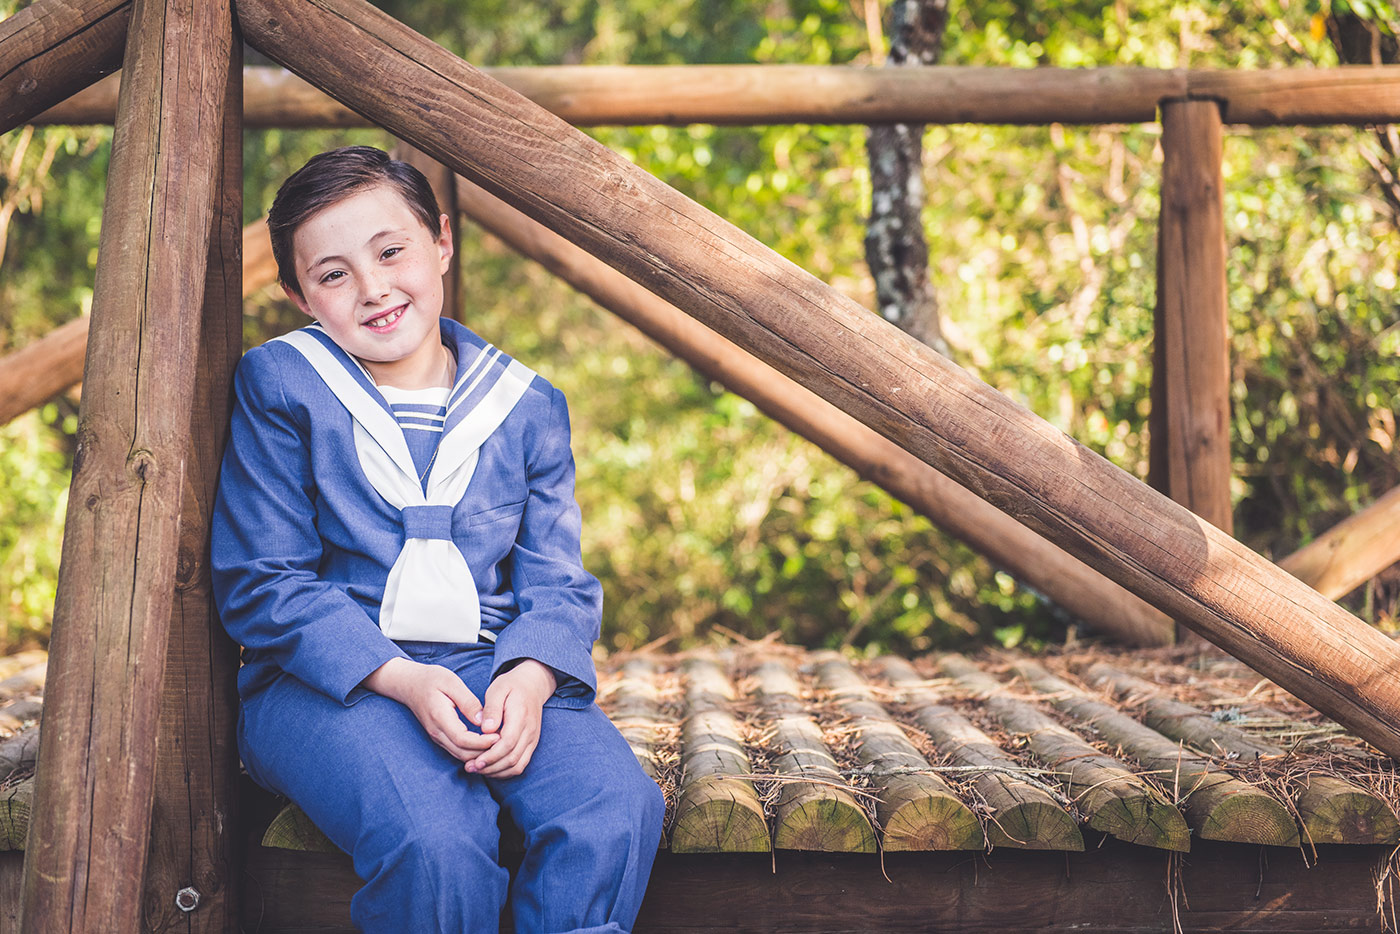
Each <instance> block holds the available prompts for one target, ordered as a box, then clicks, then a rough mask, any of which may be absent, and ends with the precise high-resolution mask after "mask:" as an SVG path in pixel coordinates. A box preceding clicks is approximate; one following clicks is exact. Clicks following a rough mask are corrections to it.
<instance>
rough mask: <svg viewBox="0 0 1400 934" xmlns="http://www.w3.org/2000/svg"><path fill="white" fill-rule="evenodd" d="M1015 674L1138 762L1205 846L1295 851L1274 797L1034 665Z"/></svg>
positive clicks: (1293, 831)
mask: <svg viewBox="0 0 1400 934" xmlns="http://www.w3.org/2000/svg"><path fill="white" fill-rule="evenodd" d="M1015 669H1016V673H1017V674H1018V675H1020V676H1021V677H1022V678H1024V679H1025V680H1026V681H1027V682H1028V683H1029V684H1030V685H1031V686H1032V687H1033V688H1035V689H1036V690H1037V691H1039V692H1041V693H1042V694H1045V695H1046V699H1047V700H1048V701H1050V703H1052V704H1054V705H1055V706H1056V707H1058V708H1059V709H1060V710H1063V711H1064V712H1065V713H1067V714H1069V715H1070V716H1071V717H1073V718H1075V720H1076V721H1079V722H1081V723H1082V724H1083V725H1084V727H1085V728H1086V729H1090V730H1093V731H1095V732H1097V733H1098V734H1099V735H1100V736H1102V737H1103V738H1104V739H1105V740H1107V741H1108V742H1110V743H1113V744H1115V745H1117V746H1118V748H1119V749H1121V750H1122V751H1123V752H1124V753H1126V754H1127V755H1129V756H1132V757H1133V758H1134V759H1136V760H1137V761H1138V762H1139V763H1140V764H1141V765H1142V766H1143V768H1145V769H1146V770H1147V771H1148V772H1149V773H1150V774H1152V775H1153V776H1154V777H1155V778H1156V779H1157V781H1158V782H1159V783H1160V784H1161V785H1162V787H1163V788H1165V789H1166V790H1167V791H1168V792H1169V793H1171V794H1172V795H1174V796H1175V797H1177V798H1178V800H1179V801H1180V802H1181V804H1182V805H1183V806H1184V808H1185V814H1186V822H1187V823H1188V824H1189V825H1190V826H1191V829H1192V830H1194V831H1195V832H1196V833H1197V835H1199V836H1200V837H1201V838H1202V839H1205V840H1224V841H1228V842H1231V843H1258V844H1264V845H1269V846H1297V845H1298V826H1297V824H1296V823H1294V821H1293V817H1292V815H1290V814H1289V813H1288V811H1287V809H1286V808H1284V806H1283V805H1281V804H1279V802H1277V801H1275V800H1274V799H1273V797H1272V796H1270V795H1269V794H1267V793H1266V792H1264V791H1261V790H1260V789H1258V788H1255V787H1254V786H1253V785H1250V784H1248V783H1246V782H1243V781H1241V780H1239V779H1238V778H1235V777H1233V776H1231V775H1229V774H1228V773H1226V772H1224V771H1222V770H1220V769H1218V768H1216V767H1215V766H1213V765H1211V764H1210V763H1209V762H1208V761H1206V760H1205V759H1203V758H1201V757H1200V756H1198V755H1195V754H1193V753H1189V752H1186V751H1185V750H1184V749H1182V748H1181V747H1180V746H1178V745H1177V744H1176V743H1174V742H1172V741H1171V740H1169V739H1167V738H1166V737H1165V736H1163V735H1162V734H1160V733H1158V732H1156V731H1155V730H1152V729H1149V728H1148V727H1145V726H1143V725H1142V724H1141V723H1139V722H1137V721H1136V720H1134V719H1133V718H1132V717H1130V716H1128V715H1127V714H1125V713H1122V712H1121V711H1119V710H1117V709H1116V708H1114V707H1112V706H1111V705H1109V704H1106V703H1104V702H1103V701H1100V700H1097V699H1095V698H1093V697H1091V696H1089V695H1088V694H1086V693H1084V692H1083V691H1081V690H1079V689H1078V688H1076V687H1075V686H1074V685H1072V684H1070V683H1069V682H1068V681H1065V680H1064V679H1062V678H1057V677H1055V676H1054V675H1052V674H1050V672H1048V671H1046V670H1045V669H1044V668H1042V667H1041V666H1039V665H1037V664H1035V663H1034V662H1019V663H1017V664H1016V666H1015Z"/></svg>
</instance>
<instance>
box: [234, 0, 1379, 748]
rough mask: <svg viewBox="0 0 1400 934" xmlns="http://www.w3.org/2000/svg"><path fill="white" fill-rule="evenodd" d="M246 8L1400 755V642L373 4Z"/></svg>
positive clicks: (257, 0) (984, 491) (605, 250)
mask: <svg viewBox="0 0 1400 934" xmlns="http://www.w3.org/2000/svg"><path fill="white" fill-rule="evenodd" d="M238 14H239V19H240V22H241V23H242V25H243V31H244V35H245V36H246V37H247V39H248V41H249V42H250V43H251V44H253V45H254V46H255V47H256V48H258V49H259V50H260V51H262V52H264V53H265V54H267V55H269V56H270V57H271V58H273V59H274V60H276V61H278V62H279V63H281V64H283V65H285V66H287V67H288V68H290V69H291V70H293V71H295V72H297V73H298V74H300V75H301V76H302V77H303V78H306V79H307V80H309V81H311V82H312V83H314V84H316V85H318V86H319V87H321V88H322V89H323V90H325V91H326V92H327V93H329V94H330V95H331V96H333V97H335V98H336V99H338V100H340V101H341V102H343V103H345V104H347V105H348V106H350V107H352V108H353V109H355V110H356V111H358V112H360V113H363V114H365V115H367V116H370V117H372V118H373V119H375V121H376V122H378V123H380V124H381V125H383V126H384V127H385V128H386V129H388V130H389V131H390V132H392V133H394V134H395V135H396V136H398V137H399V138H400V139H403V140H405V141H407V142H410V143H412V144H413V145H415V146H417V147H418V148H419V149H422V150H424V151H425V152H427V153H429V154H430V155H432V156H433V157H435V158H437V159H438V160H440V161H442V162H444V163H446V164H447V165H449V166H450V167H451V168H452V169H453V170H454V171H457V172H458V173H460V174H463V175H465V176H467V177H468V178H470V179H471V180H472V181H475V182H477V183H478V184H481V185H482V186H483V187H484V188H486V189H487V190H488V191H491V192H492V193H493V194H495V195H497V196H498V197H501V198H502V199H503V200H505V201H507V202H509V203H511V204H514V205H515V206H517V207H519V208H520V209H521V210H523V211H524V212H525V213H526V214H528V215H530V216H532V217H534V218H535V219H536V220H538V221H540V222H541V223H543V224H545V226H547V227H550V228H552V229H554V230H555V231H556V232H558V233H561V234H563V235H564V236H566V237H569V238H570V239H573V240H575V242H577V243H578V244H579V245H581V246H583V247H584V248H585V249H587V250H588V251H589V252H591V253H594V254H595V255H597V256H600V257H601V258H603V259H605V260H606V261H607V262H608V263H610V264H611V265H613V266H615V267H616V268H618V269H620V270H622V271H623V272H625V273H627V275H629V276H630V277H631V278H633V279H635V280H637V281H638V282H640V283H642V284H643V285H645V286H646V287H647V288H649V289H651V290H652V291H653V292H656V293H657V294H658V295H661V296H662V297H664V298H666V299H667V300H669V301H671V302H672V303H673V304H675V305H676V306H677V307H679V308H681V309H682V310H684V311H686V312H687V313H688V314H691V315H693V316H695V317H697V318H699V319H700V320H702V321H703V322H705V323H706V324H707V325H709V326H710V327H711V328H713V329H714V330H716V331H718V332H720V333H721V334H723V335H724V336H726V337H728V338H729V339H730V340H732V341H734V342H735V343H737V344H739V345H740V346H742V347H744V348H745V349H746V350H749V351H750V352H752V353H754V354H755V355H757V356H759V357H760V358H762V359H764V360H765V361H767V362H768V363H770V364H772V365H774V366H776V367H777V368H778V369H780V370H783V371H784V372H786V373H787V374H788V375H790V376H792V377H793V378H795V379H797V380H798V382H801V383H802V384H803V385H805V386H807V387H808V388H809V389H812V390H813V391H815V392H816V393H817V394H818V395H821V396H822V397H823V398H825V399H827V401H829V402H832V403H834V404H836V405H837V406H839V407H840V408H842V409H845V410H846V411H847V412H848V413H850V414H851V415H854V416H855V417H856V418H857V419H859V420H860V421H862V422H864V423H865V424H867V425H869V426H871V427H872V428H874V429H876V430H877V431H879V432H880V433H881V434H883V435H885V436H886V437H888V438H890V439H891V440H893V441H895V442H896V443H898V444H900V446H902V447H904V448H905V449H906V450H909V451H910V452H912V453H914V454H915V455H917V456H918V457H919V458H920V459H922V460H924V461H925V462H926V463H928V464H930V465H932V466H934V467H936V468H938V469H939V470H940V471H942V472H943V473H945V474H947V475H949V476H951V477H953V478H954V479H955V480H957V481H958V482H959V483H961V484H962V485H964V486H966V487H968V488H969V489H972V490H973V491H974V492H976V493H978V495H980V496H982V497H983V498H984V499H988V500H990V501H991V502H992V503H993V504H995V505H997V506H998V507H999V508H1001V509H1002V510H1003V511H1006V512H1009V513H1011V514H1012V515H1014V516H1016V517H1017V518H1018V519H1020V520H1022V521H1023V522H1025V523H1026V524H1028V525H1030V526H1031V527H1032V528H1035V529H1036V530H1037V531H1039V532H1041V534H1043V535H1045V536H1046V537H1047V538H1049V539H1050V540H1051V541H1053V542H1055V543H1056V544H1058V545H1060V546H1061V547H1062V548H1065V550H1067V551H1069V552H1070V553H1071V554H1074V555H1076V556H1078V557H1079V558H1080V559H1081V560H1084V561H1086V562H1089V563H1090V564H1092V565H1093V566H1095V567H1096V568H1098V569H1099V570H1101V571H1102V572H1103V573H1104V574H1105V575H1106V576H1108V577H1110V578H1112V579H1114V580H1116V581H1117V582H1118V583H1119V584H1121V585H1123V586H1124V587H1125V588H1126V589H1128V590H1129V591H1132V592H1133V593H1136V594H1137V595H1138V596H1140V597H1142V598H1143V599H1145V600H1147V602H1148V603H1151V604H1153V605H1154V606H1156V607H1157V608H1158V609H1160V610H1162V611H1163V612H1165V613H1167V614H1168V615H1170V616H1172V617H1173V618H1175V619H1178V620H1183V621H1185V622H1186V624H1187V625H1188V626H1190V627H1191V628H1192V629H1194V630H1195V631H1197V632H1199V633H1200V634H1202V635H1204V636H1205V637H1206V638H1208V639H1210V640H1211V641H1212V642H1215V643H1216V644H1217V645H1219V646H1220V647H1221V648H1223V649H1225V650H1226V651H1227V652H1229V653H1230V654H1232V655H1235V656H1236V657H1237V658H1240V659H1241V660H1243V661H1245V662H1247V663H1248V664H1250V665H1251V666H1252V667H1253V668H1255V670H1257V671H1259V672H1261V673H1263V674H1264V675H1265V676H1267V677H1270V678H1273V679H1274V680H1275V681H1276V682H1277V683H1279V684H1280V685H1282V686H1284V687H1285V688H1287V689H1288V690H1290V691H1293V692H1294V693H1295V694H1297V695H1298V696H1299V697H1301V698H1303V699H1305V700H1307V701H1308V702H1310V703H1311V704H1313V705H1314V706H1316V707H1317V708H1318V709H1320V710H1322V711H1324V712H1325V713H1327V714H1329V715H1330V716H1332V717H1333V718H1334V719H1336V720H1338V721H1339V722H1341V723H1344V724H1346V725H1347V726H1348V727H1349V728H1350V729H1352V730H1353V731H1354V732H1356V733H1357V734H1358V735H1360V736H1362V737H1364V738H1366V739H1367V740H1369V741H1371V742H1373V743H1375V744H1376V745H1377V746H1378V747H1380V748H1381V749H1383V750H1385V751H1386V752H1388V753H1390V754H1392V755H1400V647H1397V646H1395V645H1394V644H1392V643H1391V642H1390V640H1389V639H1387V638H1386V637H1385V636H1383V635H1381V634H1380V633H1379V632H1377V631H1376V630H1374V629H1372V628H1371V627H1369V626H1367V625H1366V624H1365V623H1363V622H1362V621H1361V620H1359V619H1357V618H1356V617H1354V616H1352V615H1351V614H1350V613H1347V612H1346V611H1345V610H1342V609H1341V608H1340V607H1338V606H1336V605H1335V604H1333V603H1332V602H1331V601H1329V600H1327V599H1326V598H1325V597H1323V596H1322V595H1321V594H1319V593H1317V592H1316V591H1315V590H1312V589H1311V588H1309V587H1307V586H1306V585H1304V584H1302V583H1301V582H1299V581H1298V580H1296V579H1295V578H1293V577H1291V576H1290V575H1288V574H1287V573H1286V572H1283V571H1281V570H1279V569H1278V568H1277V567H1275V566H1274V565H1273V564H1271V563H1270V562H1268V561H1266V560H1265V559H1264V558H1262V557H1260V556H1259V555H1257V554H1255V553H1254V552H1252V551H1250V550H1249V549H1248V548H1245V547H1244V546H1242V545H1240V544H1239V543H1238V542H1235V541H1234V540H1233V539H1231V538H1230V537H1229V536H1227V535H1225V534H1224V533H1222V532H1220V531H1219V530H1218V529H1215V528H1213V527H1211V526H1210V525H1209V523H1206V522H1203V521H1202V520H1200V519H1198V518H1197V517H1196V516H1194V515H1192V514H1191V513H1190V512H1189V511H1187V510H1186V509H1185V508H1184V507H1181V506H1179V505H1177V504H1175V503H1173V502H1172V501H1171V500H1169V499H1167V498H1166V497H1165V496H1162V495H1161V494H1159V493H1157V492H1155V491H1153V490H1151V489H1150V488H1148V487H1147V486H1146V485H1145V484H1143V483H1141V482H1139V481H1138V480H1136V479H1135V478H1133V477H1131V476H1130V475H1128V474H1126V473H1124V472H1123V471H1122V470H1119V469H1118V468H1117V467H1114V466H1113V465H1112V464H1110V463H1109V462H1108V461H1106V460H1104V459H1103V458H1102V457H1100V456H1098V455H1097V454H1094V453H1093V452H1092V451H1090V450H1089V449H1088V448H1086V447H1084V446H1083V445H1081V444H1078V443H1076V442H1075V441H1074V440H1073V439H1071V438H1069V437H1068V436H1066V435H1065V434H1064V433H1063V432H1061V431H1058V430H1057V429H1055V428H1054V427H1053V426H1051V425H1049V424H1047V423H1046V422H1045V421H1043V420H1042V419H1040V418H1038V417H1036V416H1035V415H1034V414H1033V413H1031V412H1029V411H1028V410H1026V409H1024V408H1022V407H1021V406H1018V405H1016V404H1015V403H1014V402H1012V401H1011V400H1009V399H1007V398H1006V397H1005V396H1003V395H1002V394H1001V393H999V392H997V391H996V390H994V389H992V388H991V387H989V386H987V385H986V384H984V383H982V382H980V381H979V380H977V379H975V378H974V377H972V376H970V375H969V374H967V373H966V372H964V371H963V370H961V369H959V368H958V367H957V366H955V365H953V364H952V363H951V362H949V361H948V360H947V359H945V358H943V357H941V356H939V355H938V354H937V353H934V352H933V351H932V350H930V349H928V348H926V347H923V346H922V345H920V344H918V343H917V342H916V341H914V340H913V339H911V338H909V337H908V336H907V335H905V334H903V333H902V332H900V331H899V330H898V329H897V328H895V327H894V326H892V325H890V324H888V323H887V322H884V321H881V320H880V319H879V318H878V317H877V316H875V315H872V314H870V313H869V312H868V311H866V310H865V309H864V308H862V307H861V306H860V305H858V304H857V303H855V302H853V301H851V300H850V299H849V298H847V297H845V296H843V295H841V294H840V293H839V292H837V291H835V290H834V289H832V288H830V287H829V286H827V285H826V284H825V283H822V282H820V281H818V280H817V279H815V278H814V277H812V276H811V275H809V274H808V273H806V272H804V271H802V270H801V269H799V268H798V267H797V266H795V265H793V264H792V263H790V262H788V261H786V260H784V259H783V258H782V257H780V256H778V255H777V254H776V253H774V252H773V251H772V250H770V249H769V248H768V247H766V246H764V245H763V244H761V243H759V242H758V241H757V240H755V239H753V238H752V237H750V236H748V235H747V234H745V233H743V232H742V231H740V230H739V229H738V228H736V227H735V226H733V225H732V224H729V223H728V222H726V221H724V220H723V219H721V218H719V217H716V216H715V215H714V214H713V213H711V212H710V211H707V210H706V209H705V208H703V207H701V206H700V205H698V204H696V203H695V202H693V201H691V200H690V199H688V198H686V197H684V196H683V195H681V194H679V193H678V192H676V191H675V190H673V189H671V188H670V187H668V186H667V185H665V184H663V183H662V182H660V181H658V180H657V179H656V178H654V177H653V176H651V175H648V174H647V173H646V172H644V171H642V170H641V169H638V168H637V167H636V166H634V165H632V164H630V163H628V162H627V161H626V160H625V159H623V158H622V157H620V156H619V155H617V154H616V153H614V152H612V151H611V150H609V149H608V148H607V147H605V146H602V145H601V144H599V143H597V142H596V141H594V140H592V139H590V138H589V137H587V136H585V135H584V134H582V133H580V132H578V131H577V130H575V129H574V128H573V127H571V126H569V125H568V124H567V123H565V122H564V121H563V120H560V119H559V118H558V117H555V116H554V115H552V114H550V113H549V112H548V111H545V110H544V109H543V108H541V107H539V106H537V105H535V104H532V103H530V102H529V101H528V100H526V99H525V98H523V97H521V96H520V95H519V94H517V93H515V92H514V91H511V90H510V89H508V88H506V87H505V86H503V85H502V84H500V83H499V82H497V81H494V80H492V79H490V78H488V77H486V76H485V75H483V74H481V72H479V71H477V70H476V69H475V68H472V67H471V66H470V65H468V64H467V63H465V62H463V61H462V60H461V59H459V58H457V57H456V56H454V55H452V54H451V53H449V52H447V51H446V50H444V49H442V48H440V47H439V46H437V45H435V44H433V43H432V42H430V41H429V40H427V39H425V38H423V37H422V36H420V35H418V34H417V33H415V32H413V31H412V30H411V29H409V28H407V27H406V26H404V25H403V24H401V23H398V22H396V21H395V20H393V19H392V18H390V17H388V16H387V15H385V14H383V13H381V12H379V11H378V10H375V9H374V8H373V7H371V6H369V5H368V4H367V3H364V2H362V0H240V3H239V6H238ZM366 76H374V79H373V80H367V79H366Z"/></svg>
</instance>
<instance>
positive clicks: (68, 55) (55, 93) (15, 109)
mask: <svg viewBox="0 0 1400 934" xmlns="http://www.w3.org/2000/svg"><path fill="white" fill-rule="evenodd" d="M130 21H131V0H38V2H36V3H34V4H33V5H31V6H27V7H25V8H24V9H22V10H20V11H19V12H18V13H16V14H15V15H14V16H11V17H10V18H9V19H6V20H3V21H0V133H4V132H7V131H9V130H12V129H14V128H15V127H17V126H19V125H20V124H22V123H25V122H27V121H29V120H30V119H31V118H33V117H34V116H36V115H37V114H40V113H42V112H43V111H44V110H46V109H48V108H49V107H52V106H53V105H54V104H57V103H59V102H60V101H63V100H65V99H67V98H68V97H70V96H72V95H73V94H75V93H76V92H78V91H81V90H82V89H83V88H85V87H87V86H88V85H90V84H92V83H93V82H94V81H96V80H97V79H98V78H101V77H102V76H103V75H107V74H111V73H112V72H113V71H116V70H117V68H118V67H120V66H121V61H122V43H123V42H124V41H125V40H126V29H127V24H128V23H129V22H130ZM110 112H111V111H110V110H109V113H110ZM108 119H109V122H110V117H109V118H108Z"/></svg>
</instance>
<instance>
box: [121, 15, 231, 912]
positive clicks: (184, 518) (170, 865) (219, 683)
mask: <svg viewBox="0 0 1400 934" xmlns="http://www.w3.org/2000/svg"><path fill="white" fill-rule="evenodd" d="M242 62H243V43H242V40H241V39H238V40H236V41H235V42H233V44H232V47H231V49H230V53H229V64H228V70H227V72H226V74H227V81H226V86H225V103H224V107H223V140H222V161H221V163H220V165H219V167H218V173H219V174H218V177H217V179H216V187H215V191H214V217H213V222H212V225H211V229H210V239H209V252H208V260H207V262H206V266H205V269H206V272H205V277H204V295H203V299H204V301H203V305H202V309H201V326H200V339H199V347H198V350H197V359H198V370H197V373H198V377H197V380H196V382H195V386H194V404H193V411H192V413H191V417H190V433H189V453H188V454H187V456H186V462H185V463H186V468H185V481H186V482H185V492H184V496H183V498H182V500H181V516H180V540H179V558H178V562H177V565H176V573H175V580H174V582H173V587H174V590H175V602H174V607H173V611H172V615H171V621H170V637H169V642H168V647H167V661H166V666H165V682H164V685H163V691H162V697H161V705H160V724H159V727H158V729H159V731H160V732H159V735H160V743H159V754H158V756H157V758H156V789H155V800H154V805H153V808H152V812H151V834H150V839H151V846H150V856H149V860H148V863H147V868H146V881H145V897H144V899H143V911H144V919H143V927H144V929H145V930H149V931H161V932H166V931H180V932H182V934H224V932H228V931H233V930H235V929H236V928H237V925H238V905H239V899H238V887H239V885H240V884H241V878H240V877H241V870H240V866H239V857H238V845H240V844H241V843H242V840H241V837H242V834H241V833H240V832H239V831H240V829H241V828H240V821H239V810H238V794H237V784H236V783H237V779H238V744H237V739H236V737H235V727H236V725H237V722H238V712H237V705H238V687H237V676H238V646H237V645H235V644H234V643H233V641H232V640H230V639H229V637H228V634H227V633H225V632H224V628H223V626H222V625H221V624H220V622H219V616H218V610H217V608H216V607H215V605H214V596H213V591H212V585H211V582H210V576H209V558H208V556H209V522H210V517H211V515H212V513H213V510H214V497H215V494H216V492H217V490H218V477H219V464H220V462H221V461H222V458H223V450H224V440H225V437H226V436H227V433H228V423H229V417H230V414H231V410H232V406H233V371H234V368H235V367H236V366H237V365H238V359H239V357H241V356H242V354H243V292H242V288H241V286H242V281H241V280H242V271H243V269H242V267H243V262H242V257H241V245H242V240H243V233H242V225H243V123H242V112H243V108H242V97H241V93H242V89H243V82H242V80H241V78H240V73H241V71H242ZM186 888H193V889H194V890H195V891H196V892H198V893H199V905H198V910H196V911H182V910H181V909H180V907H179V906H177V905H176V893H177V892H180V891H181V890H183V889H186Z"/></svg>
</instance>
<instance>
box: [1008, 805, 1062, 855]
mask: <svg viewBox="0 0 1400 934" xmlns="http://www.w3.org/2000/svg"><path fill="white" fill-rule="evenodd" d="M987 839H988V840H989V841H990V842H991V844H992V846H993V847H998V846H1005V847H1011V848H1013V849H1017V850H1069V851H1072V852H1076V853H1078V852H1082V851H1083V849H1084V837H1083V835H1082V834H1080V832H1079V825H1078V824H1076V823H1075V821H1074V818H1073V817H1071V816H1070V815H1069V812H1068V811H1066V810H1065V809H1064V808H1062V807H1060V806H1059V805H1057V804H1055V803H1053V802H1050V801H1025V802H1022V803H1020V804H1016V805H1013V806H1011V807H1008V808H1002V809H1001V810H999V811H997V812H996V814H994V815H993V816H992V819H991V821H990V822H989V823H988V824H987Z"/></svg>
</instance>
